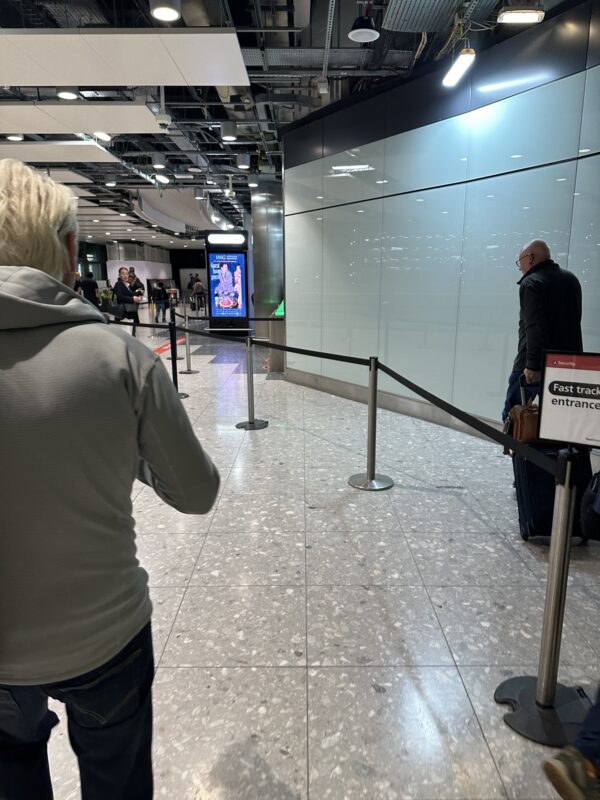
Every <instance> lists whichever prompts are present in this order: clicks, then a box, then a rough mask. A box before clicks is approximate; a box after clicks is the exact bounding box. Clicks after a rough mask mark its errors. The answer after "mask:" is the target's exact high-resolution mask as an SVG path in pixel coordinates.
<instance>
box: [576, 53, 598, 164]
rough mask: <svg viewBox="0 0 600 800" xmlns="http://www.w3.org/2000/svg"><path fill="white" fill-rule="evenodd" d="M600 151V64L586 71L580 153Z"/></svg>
mask: <svg viewBox="0 0 600 800" xmlns="http://www.w3.org/2000/svg"><path fill="white" fill-rule="evenodd" d="M590 152H591V153H597V152H600V66H598V67H594V68H593V69H590V70H588V71H587V73H586V79H585V98H584V101H583V119H582V121H581V138H580V140H579V153H580V154H581V155H585V154H586V153H590Z"/></svg>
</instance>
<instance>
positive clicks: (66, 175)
mask: <svg viewBox="0 0 600 800" xmlns="http://www.w3.org/2000/svg"><path fill="white" fill-rule="evenodd" d="M48 174H49V175H50V177H51V178H52V180H53V181H58V183H93V181H92V179H91V178H86V177H85V175H80V174H79V173H78V172H74V171H73V170H72V169H51V170H48ZM71 188H73V187H71ZM73 191H75V189H73ZM87 194H89V192H87ZM83 196H84V195H79V197H83Z"/></svg>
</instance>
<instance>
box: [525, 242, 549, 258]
mask: <svg viewBox="0 0 600 800" xmlns="http://www.w3.org/2000/svg"><path fill="white" fill-rule="evenodd" d="M521 252H522V253H523V254H525V253H531V254H532V255H534V256H535V257H536V260H537V261H547V260H548V259H549V258H550V248H549V247H548V245H547V244H546V242H544V241H542V240H541V239H534V240H533V241H532V242H529V243H528V244H526V245H525V247H524V248H523V249H522V251H521Z"/></svg>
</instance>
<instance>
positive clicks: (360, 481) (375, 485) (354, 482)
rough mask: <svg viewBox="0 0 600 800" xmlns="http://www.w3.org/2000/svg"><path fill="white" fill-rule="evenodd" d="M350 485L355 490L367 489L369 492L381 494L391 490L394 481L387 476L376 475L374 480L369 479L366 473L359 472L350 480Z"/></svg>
mask: <svg viewBox="0 0 600 800" xmlns="http://www.w3.org/2000/svg"><path fill="white" fill-rule="evenodd" d="M348 483H349V484H350V486H352V487H353V488H354V489H365V490H366V491H367V492H380V491H381V490H382V489H391V488H392V486H393V485H394V481H393V480H392V479H391V478H388V476H387V475H377V474H376V475H374V476H373V480H372V481H370V480H368V478H367V473H366V472H359V473H358V475H352V476H351V477H350V478H348Z"/></svg>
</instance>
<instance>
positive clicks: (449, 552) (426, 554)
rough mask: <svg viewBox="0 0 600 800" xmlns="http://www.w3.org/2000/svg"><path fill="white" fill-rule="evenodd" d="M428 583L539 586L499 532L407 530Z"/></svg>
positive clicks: (441, 584)
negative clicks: (473, 533)
mask: <svg viewBox="0 0 600 800" xmlns="http://www.w3.org/2000/svg"><path fill="white" fill-rule="evenodd" d="M406 538H407V540H408V543H409V545H410V549H411V552H412V555H413V557H414V559H415V561H416V564H417V567H418V568H419V570H420V573H421V576H422V578H423V581H424V583H425V585H426V586H510V585H511V584H512V585H516V586H523V585H525V586H527V585H529V586H531V585H533V586H536V585H538V584H539V581H538V579H537V577H536V576H535V575H534V574H533V572H532V571H531V570H530V569H529V568H528V567H527V566H526V565H525V563H524V562H523V560H522V559H521V558H519V555H518V552H515V550H514V549H513V548H512V547H511V545H510V544H509V543H508V542H507V541H506V539H504V538H503V537H502V536H498V535H497V534H496V533H480V534H478V535H475V536H473V535H471V534H463V533H448V534H444V533H443V534H439V533H431V534H430V533H422V532H414V531H411V532H409V533H408V534H407V537H406Z"/></svg>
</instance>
